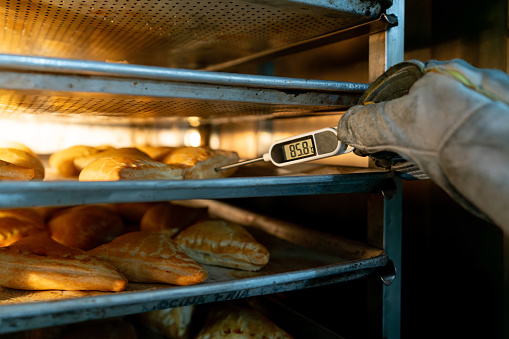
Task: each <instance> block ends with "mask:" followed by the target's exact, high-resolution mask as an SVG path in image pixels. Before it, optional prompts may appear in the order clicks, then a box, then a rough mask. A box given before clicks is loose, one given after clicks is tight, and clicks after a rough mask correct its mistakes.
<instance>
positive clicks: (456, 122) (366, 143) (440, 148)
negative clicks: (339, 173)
mask: <svg viewBox="0 0 509 339" xmlns="http://www.w3.org/2000/svg"><path fill="white" fill-rule="evenodd" d="M414 64H415V65H417V67H418V68H419V69H420V70H421V71H422V77H420V78H419V79H418V80H416V81H415V82H414V83H413V85H411V86H410V89H409V91H408V94H405V95H403V96H401V97H399V98H396V99H392V100H389V101H385V102H380V103H376V104H375V103H374V104H369V103H366V104H364V105H360V106H355V107H352V108H351V109H349V110H348V111H347V112H346V114H345V115H344V116H343V117H342V118H341V119H340V121H339V123H338V138H339V139H340V140H341V141H343V142H345V143H347V144H348V145H350V146H354V147H355V148H356V149H357V151H356V152H357V154H362V155H370V156H372V157H374V158H375V159H376V158H377V157H378V158H379V159H382V162H385V163H387V161H388V159H389V160H394V159H396V158H392V159H391V156H390V155H391V154H394V153H395V154H397V155H399V156H400V157H401V158H403V159H406V160H408V161H410V162H411V163H413V164H415V165H416V166H417V167H418V168H420V169H421V170H422V171H423V172H424V173H425V174H427V175H428V176H429V177H430V178H431V179H432V180H434V181H435V182H436V183H437V184H438V185H439V186H441V187H442V188H443V189H444V190H445V191H446V192H447V193H448V194H449V195H451V196H452V197H453V198H454V199H455V200H456V201H458V202H459V203H460V204H462V205H463V206H464V207H466V208H467V209H469V210H470V211H471V212H473V213H475V214H477V215H478V216H481V217H484V218H486V219H489V220H491V221H493V222H494V223H495V224H497V225H499V226H500V227H502V228H503V229H504V230H505V231H506V232H507V233H509V76H507V74H505V73H503V72H501V71H498V70H481V69H476V68H474V67H472V66H471V65H469V64H467V63H466V62H464V61H462V60H452V61H448V62H438V61H429V62H427V63H425V64H423V63H420V62H415V63H414ZM379 85H380V84H379ZM389 85H390V83H389ZM387 155H389V156H387ZM380 156H381V157H380Z"/></svg>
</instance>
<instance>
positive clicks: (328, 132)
mask: <svg viewBox="0 0 509 339" xmlns="http://www.w3.org/2000/svg"><path fill="white" fill-rule="evenodd" d="M353 149H354V148H353V147H347V145H345V144H344V143H342V142H341V141H339V139H338V132H337V130H336V128H334V127H327V128H322V129H319V130H316V131H312V132H308V133H304V134H299V135H296V136H293V137H289V138H285V139H281V140H277V141H275V142H274V143H273V144H272V145H271V146H270V148H269V151H268V152H267V153H265V154H263V155H262V156H261V157H259V158H255V159H249V160H244V161H240V162H237V163H235V164H230V165H225V166H221V167H216V168H215V170H216V171H223V170H225V169H230V168H234V167H237V166H243V165H247V164H252V163H253V162H257V161H270V162H272V163H273V164H274V165H275V166H279V167H282V166H289V165H293V164H298V163H303V162H308V161H313V160H318V159H323V158H328V157H332V156H335V155H339V154H344V153H348V152H351V151H352V150H353Z"/></svg>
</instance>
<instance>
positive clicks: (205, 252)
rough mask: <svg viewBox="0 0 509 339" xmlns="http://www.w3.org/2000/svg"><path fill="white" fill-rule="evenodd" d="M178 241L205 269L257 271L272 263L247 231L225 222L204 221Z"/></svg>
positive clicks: (196, 224)
mask: <svg viewBox="0 0 509 339" xmlns="http://www.w3.org/2000/svg"><path fill="white" fill-rule="evenodd" d="M175 241H176V242H177V243H178V244H179V245H180V246H181V247H182V248H183V249H184V251H186V253H187V254H188V255H189V256H190V257H191V258H193V259H194V260H196V261H197V262H199V263H200V264H204V265H216V266H223V267H230V268H238V269H241V270H246V271H257V270H259V269H261V268H262V267H263V266H265V265H266V264H267V263H268V262H269V257H270V253H269V250H267V248H265V246H263V245H262V244H260V243H259V242H258V241H256V239H255V238H254V237H253V236H252V235H251V234H250V233H249V232H248V231H246V229H245V228H244V227H242V226H241V225H239V224H235V223H232V222H229V221H226V220H219V219H213V220H205V221H201V222H197V223H195V224H194V225H191V226H189V227H188V228H186V229H184V230H183V231H181V232H180V233H179V234H177V235H176V236H175Z"/></svg>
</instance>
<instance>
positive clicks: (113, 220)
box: [48, 205, 124, 251]
mask: <svg viewBox="0 0 509 339" xmlns="http://www.w3.org/2000/svg"><path fill="white" fill-rule="evenodd" d="M48 228H49V230H50V232H51V237H52V238H53V239H54V240H56V241H58V242H59V243H61V244H64V245H66V246H70V247H77V248H79V249H82V250H84V251H87V250H90V249H92V248H95V247H97V246H99V245H102V244H105V243H107V242H110V241H112V240H113V239H115V238H116V237H117V236H119V235H120V234H122V232H123V231H124V223H123V221H122V218H120V216H118V215H117V213H115V212H114V211H113V210H111V209H110V208H107V207H104V206H100V205H83V206H75V207H70V208H67V209H64V210H61V211H59V212H57V213H55V215H54V216H53V217H52V218H51V219H50V220H49V221H48Z"/></svg>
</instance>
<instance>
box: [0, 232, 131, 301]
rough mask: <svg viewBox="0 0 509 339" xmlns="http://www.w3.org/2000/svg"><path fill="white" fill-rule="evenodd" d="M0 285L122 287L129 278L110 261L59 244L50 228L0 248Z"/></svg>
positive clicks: (78, 287)
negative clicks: (51, 235)
mask: <svg viewBox="0 0 509 339" xmlns="http://www.w3.org/2000/svg"><path fill="white" fill-rule="evenodd" d="M0 266H1V267H2V269H1V270H0V286H3V287H8V288H14V289H21V290H68V291H75V290H96V291H114V292H118V291H122V290H123V289H125V287H126V286H127V279H126V278H125V277H124V276H123V275H122V274H121V273H120V272H118V270H117V269H116V268H115V267H114V266H113V265H111V264H110V263H108V262H106V261H104V260H102V259H99V258H96V257H93V256H91V255H89V254H87V253H86V252H85V251H82V250H80V249H77V248H71V247H68V246H65V245H62V244H59V243H58V242H56V241H55V240H53V239H51V237H50V236H49V234H48V233H47V232H39V233H36V234H33V235H30V236H27V237H25V238H23V239H21V240H19V241H17V242H15V243H14V244H12V245H9V246H6V247H1V248H0Z"/></svg>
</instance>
